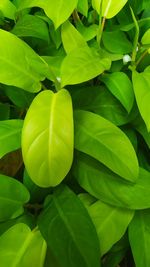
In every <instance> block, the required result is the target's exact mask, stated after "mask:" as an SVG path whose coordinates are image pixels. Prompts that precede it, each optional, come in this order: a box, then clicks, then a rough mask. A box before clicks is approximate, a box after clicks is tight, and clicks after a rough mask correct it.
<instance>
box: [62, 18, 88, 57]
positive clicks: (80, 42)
mask: <svg viewBox="0 0 150 267" xmlns="http://www.w3.org/2000/svg"><path fill="white" fill-rule="evenodd" d="M61 36H62V43H63V46H64V49H65V51H66V53H70V52H71V51H72V50H74V49H76V48H80V47H84V46H85V47H87V43H86V41H85V39H84V38H83V36H82V35H81V34H80V33H79V32H78V31H77V29H76V28H75V27H74V26H73V25H72V24H71V23H70V22H69V21H68V20H67V21H66V22H65V23H64V24H63V25H62V28H61Z"/></svg>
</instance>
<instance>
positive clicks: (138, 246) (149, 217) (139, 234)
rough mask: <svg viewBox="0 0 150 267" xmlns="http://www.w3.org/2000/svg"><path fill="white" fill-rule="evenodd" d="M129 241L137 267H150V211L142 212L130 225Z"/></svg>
mask: <svg viewBox="0 0 150 267" xmlns="http://www.w3.org/2000/svg"><path fill="white" fill-rule="evenodd" d="M129 241H130V245H131V250H132V253H133V257H134V260H135V264H136V267H143V266H144V267H149V266H150V254H149V248H150V210H149V209H148V210H141V211H137V212H136V213H135V216H134V218H133V220H132V222H131V224H130V225H129Z"/></svg>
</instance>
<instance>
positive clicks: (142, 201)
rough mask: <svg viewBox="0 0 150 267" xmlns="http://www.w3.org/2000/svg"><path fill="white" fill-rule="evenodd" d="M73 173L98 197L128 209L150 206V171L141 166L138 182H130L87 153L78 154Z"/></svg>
mask: <svg viewBox="0 0 150 267" xmlns="http://www.w3.org/2000/svg"><path fill="white" fill-rule="evenodd" d="M73 173H74V175H75V177H76V179H77V180H78V182H79V184H80V186H81V187H83V188H84V189H85V190H86V191H87V192H88V193H90V194H91V195H92V196H95V197H96V198H98V199H100V200H102V201H104V202H106V203H108V204H110V205H114V206H117V207H123V208H127V209H146V208H150V172H148V171H146V170H144V169H142V168H140V173H139V178H138V179H137V181H136V183H135V184H133V183H130V182H127V181H125V180H123V179H121V178H120V177H119V176H117V175H116V174H114V173H113V172H111V171H110V170H109V169H107V168H106V167H105V166H104V165H102V164H100V163H99V162H98V161H96V160H95V159H93V158H91V157H89V156H87V155H85V154H84V155H82V154H81V155H78V156H77V158H76V162H75V165H74V169H73Z"/></svg>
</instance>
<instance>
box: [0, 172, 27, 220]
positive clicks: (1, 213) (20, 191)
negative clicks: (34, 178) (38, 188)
mask: <svg viewBox="0 0 150 267" xmlns="http://www.w3.org/2000/svg"><path fill="white" fill-rule="evenodd" d="M0 181H1V186H0V221H5V220H8V219H11V218H16V217H17V216H19V215H21V214H22V213H23V204H25V203H26V202H28V201H29V192H28V191H27V189H26V188H25V186H24V185H22V184H21V183H20V182H18V181H17V180H15V179H13V178H11V177H8V176H5V175H2V174H0Z"/></svg>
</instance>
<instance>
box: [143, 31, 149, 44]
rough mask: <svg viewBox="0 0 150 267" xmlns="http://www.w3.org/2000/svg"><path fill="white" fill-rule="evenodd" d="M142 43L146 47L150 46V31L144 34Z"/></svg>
mask: <svg viewBox="0 0 150 267" xmlns="http://www.w3.org/2000/svg"><path fill="white" fill-rule="evenodd" d="M141 41H142V44H144V45H147V44H150V29H148V30H147V31H146V32H145V33H144V35H143V37H142V40H141Z"/></svg>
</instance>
